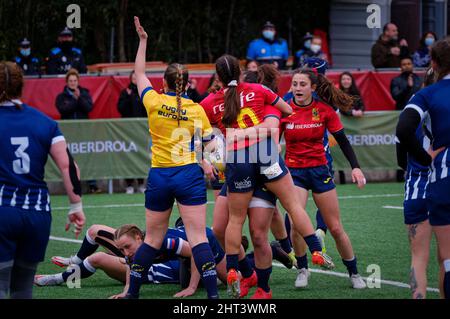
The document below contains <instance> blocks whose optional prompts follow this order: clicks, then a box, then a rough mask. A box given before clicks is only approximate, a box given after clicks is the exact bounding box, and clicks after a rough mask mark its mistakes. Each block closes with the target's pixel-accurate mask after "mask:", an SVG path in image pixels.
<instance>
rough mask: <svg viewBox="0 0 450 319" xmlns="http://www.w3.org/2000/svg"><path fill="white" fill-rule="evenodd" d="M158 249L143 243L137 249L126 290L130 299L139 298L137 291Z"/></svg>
mask: <svg viewBox="0 0 450 319" xmlns="http://www.w3.org/2000/svg"><path fill="white" fill-rule="evenodd" d="M158 251H159V250H158V249H156V248H153V247H152V246H150V245H148V244H146V243H145V242H144V243H142V245H141V246H140V247H139V249H138V250H137V251H136V255H135V256H134V260H133V263H132V265H131V272H130V287H129V288H128V296H129V297H130V298H139V290H140V289H141V285H142V282H143V280H144V278H145V277H146V276H147V274H148V270H149V269H150V266H151V265H152V264H153V260H154V259H155V256H156V254H157V253H158Z"/></svg>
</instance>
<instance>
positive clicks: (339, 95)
mask: <svg viewBox="0 0 450 319" xmlns="http://www.w3.org/2000/svg"><path fill="white" fill-rule="evenodd" d="M294 74H305V75H307V76H308V78H309V79H310V80H311V85H314V84H315V85H316V90H315V92H316V93H317V95H318V96H319V98H320V99H321V100H322V101H324V102H325V103H327V104H329V105H330V106H332V107H336V108H338V109H339V110H341V111H343V112H349V111H350V110H351V109H352V106H353V103H354V100H355V98H354V97H352V96H350V95H348V94H346V93H344V92H343V91H341V90H340V89H338V88H336V87H335V86H334V84H333V82H331V81H330V80H328V79H327V77H326V76H324V75H323V74H320V73H317V72H314V71H313V70H311V69H301V70H298V71H296V72H295V73H294Z"/></svg>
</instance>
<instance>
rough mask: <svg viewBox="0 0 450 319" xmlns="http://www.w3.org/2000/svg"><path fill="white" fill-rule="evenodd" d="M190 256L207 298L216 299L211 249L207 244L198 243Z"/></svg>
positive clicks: (215, 282)
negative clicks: (192, 258)
mask: <svg viewBox="0 0 450 319" xmlns="http://www.w3.org/2000/svg"><path fill="white" fill-rule="evenodd" d="M192 256H193V257H194V261H195V265H196V266H197V269H198V272H199V273H200V276H201V278H202V281H203V285H204V286H205V288H206V291H207V292H208V298H209V299H218V298H219V294H218V292H217V271H216V263H215V261H214V256H213V254H212V251H211V247H210V246H209V244H207V243H200V244H198V245H197V246H195V247H194V248H192Z"/></svg>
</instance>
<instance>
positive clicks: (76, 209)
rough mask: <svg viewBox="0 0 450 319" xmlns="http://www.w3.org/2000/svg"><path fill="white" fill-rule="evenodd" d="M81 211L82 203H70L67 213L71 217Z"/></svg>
mask: <svg viewBox="0 0 450 319" xmlns="http://www.w3.org/2000/svg"><path fill="white" fill-rule="evenodd" d="M82 211H83V203H82V202H78V203H73V204H72V203H70V209H69V213H68V215H72V214H75V213H77V212H82Z"/></svg>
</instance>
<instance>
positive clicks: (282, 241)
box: [278, 237, 292, 254]
mask: <svg viewBox="0 0 450 319" xmlns="http://www.w3.org/2000/svg"><path fill="white" fill-rule="evenodd" d="M278 242H279V243H280V246H281V248H283V250H284V251H285V252H286V254H289V253H290V252H291V250H292V246H291V241H290V240H289V237H286V238H283V239H280V240H279V241H278Z"/></svg>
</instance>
